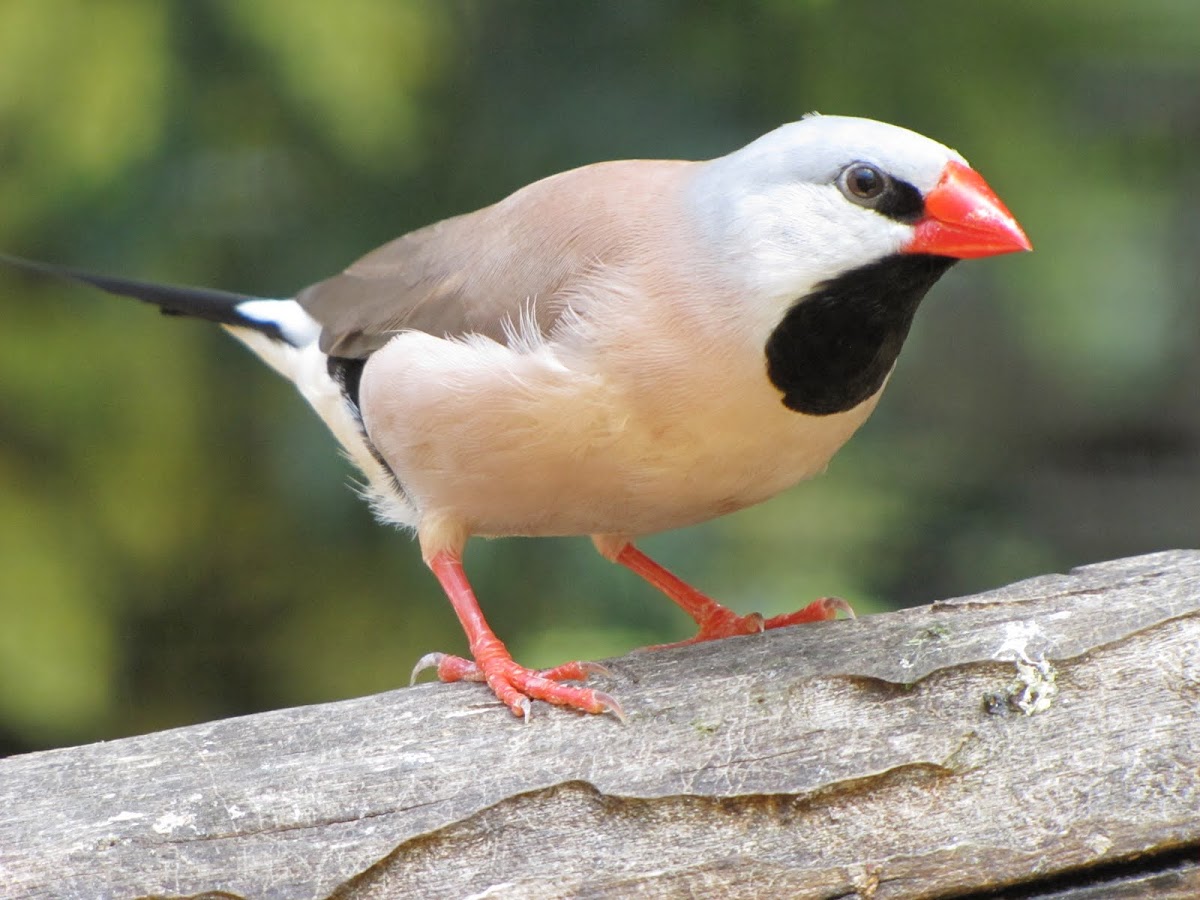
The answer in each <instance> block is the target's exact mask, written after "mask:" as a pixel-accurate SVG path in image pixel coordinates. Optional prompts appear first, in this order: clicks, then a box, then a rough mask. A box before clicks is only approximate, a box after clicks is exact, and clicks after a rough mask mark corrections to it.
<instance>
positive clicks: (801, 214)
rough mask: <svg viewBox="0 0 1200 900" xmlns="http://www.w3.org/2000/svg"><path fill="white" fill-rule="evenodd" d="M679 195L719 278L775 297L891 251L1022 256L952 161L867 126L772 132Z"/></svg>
mask: <svg viewBox="0 0 1200 900" xmlns="http://www.w3.org/2000/svg"><path fill="white" fill-rule="evenodd" d="M690 190H691V195H690V200H691V202H692V204H693V207H694V209H695V210H696V218H697V221H698V222H699V224H700V227H701V229H702V231H703V232H706V233H707V235H708V236H709V237H710V238H711V239H712V242H713V246H714V248H717V256H718V258H719V260H720V264H721V265H722V266H723V268H725V269H726V274H729V275H732V276H734V277H735V278H737V279H739V280H743V282H744V283H745V284H746V285H747V286H748V287H753V288H756V289H757V290H758V291H761V292H762V293H763V294H765V295H767V296H772V297H775V298H780V299H783V298H792V299H794V298H797V297H801V296H804V295H805V294H807V293H808V292H809V291H810V290H811V289H812V288H813V286H815V285H817V284H820V283H821V282H824V281H827V280H829V279H831V278H836V277H838V276H839V275H842V274H844V273H845V272H847V271H849V270H852V269H856V268H859V267H862V266H868V265H871V264H873V263H877V262H879V261H880V260H882V259H885V258H887V257H889V256H893V255H895V254H925V255H931V256H942V257H950V258H955V259H967V258H975V257H982V256H992V255H995V254H999V253H1011V252H1014V251H1018V250H1029V249H1031V245H1030V243H1029V239H1028V238H1027V237H1026V236H1025V233H1024V232H1023V231H1022V230H1021V226H1020V225H1018V224H1017V221H1016V219H1015V218H1013V216H1012V214H1011V213H1010V212H1009V211H1008V210H1007V209H1006V208H1005V207H1004V204H1003V203H1001V202H1000V200H999V198H997V197H996V195H995V194H994V193H993V192H992V190H991V188H989V187H988V185H987V183H986V182H985V181H984V180H983V178H982V177H981V176H980V175H979V174H978V173H977V172H976V171H975V170H974V169H972V168H971V167H970V166H968V165H967V162H966V160H964V159H963V158H962V157H961V156H960V155H959V154H958V153H956V152H955V151H954V150H951V149H950V148H949V147H945V146H943V145H942V144H939V143H937V142H936V141H933V140H930V139H929V138H927V137H924V136H922V135H920V134H917V133H916V132H913V131H909V130H907V129H904V128H898V127H896V126H894V125H887V124H885V123H883V122H876V121H873V120H870V119H859V118H850V117H846V116H820V115H810V116H807V117H805V118H803V119H801V120H800V121H798V122H793V123H791V124H788V125H784V126H782V127H780V128H777V129H776V130H774V131H772V132H770V133H769V134H766V135H764V136H763V137H761V138H759V139H758V140H756V141H754V142H753V143H751V144H748V145H747V146H745V147H743V148H741V149H740V150H737V151H735V152H733V153H731V154H729V155H728V156H723V157H720V158H718V159H715V160H712V161H710V162H708V163H705V164H703V166H702V167H701V169H700V171H699V172H698V173H697V178H696V179H695V180H694V182H693V183H692V186H691V189H690Z"/></svg>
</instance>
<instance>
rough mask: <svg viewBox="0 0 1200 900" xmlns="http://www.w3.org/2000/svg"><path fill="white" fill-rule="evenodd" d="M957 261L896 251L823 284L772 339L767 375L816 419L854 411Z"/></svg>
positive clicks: (792, 404) (791, 403) (789, 401)
mask: <svg viewBox="0 0 1200 900" xmlns="http://www.w3.org/2000/svg"><path fill="white" fill-rule="evenodd" d="M955 262H957V260H955V259H952V258H950V257H947V256H926V255H921V254H902V253H898V254H896V255H894V256H889V257H887V258H885V259H882V260H880V261H879V262H876V263H872V264H870V265H868V266H863V267H861V268H858V269H853V270H851V271H849V272H847V273H845V274H844V275H839V276H838V277H837V278H832V279H830V280H829V281H825V282H822V283H821V284H819V285H817V287H816V288H814V290H813V292H812V293H811V294H808V295H806V296H804V297H801V298H800V299H799V300H797V301H796V302H795V304H793V306H792V308H791V309H789V310H788V311H787V314H786V315H785V316H784V317H783V321H782V322H780V323H779V325H778V327H776V329H775V330H774V331H773V332H771V336H770V338H768V339H767V347H766V352H767V377H768V378H770V379H771V383H772V384H774V385H775V387H777V388H779V390H781V391H782V392H783V405H784V406H786V407H787V408H788V409H793V410H795V411H796V412H800V413H807V414H808V415H810V416H828V415H832V414H833V413H840V412H845V411H846V410H848V409H853V408H854V407H856V406H858V404H860V403H862V402H863V401H864V400H866V399H867V398H868V397H870V396H872V395H873V394H874V393H875V392H876V391H878V390H879V388H880V387H881V386H882V385H883V381H884V379H885V378H887V374H888V372H890V371H891V370H892V366H893V365H894V364H895V362H896V357H897V356H898V355H899V353H900V348H901V347H902V346H903V345H904V339H905V338H906V337H907V336H908V328H909V326H910V325H911V324H912V318H913V314H914V313H915V312H916V311H917V306H918V305H919V304H920V302H921V299H922V298H923V297H924V296H925V294H926V293H927V292H928V291H929V289H930V288H931V287H933V285H934V282H936V281H937V280H938V279H939V278H941V277H942V276H943V275H944V274H946V271H947V270H948V269H949V268H950V267H951V266H952V265H954V263H955Z"/></svg>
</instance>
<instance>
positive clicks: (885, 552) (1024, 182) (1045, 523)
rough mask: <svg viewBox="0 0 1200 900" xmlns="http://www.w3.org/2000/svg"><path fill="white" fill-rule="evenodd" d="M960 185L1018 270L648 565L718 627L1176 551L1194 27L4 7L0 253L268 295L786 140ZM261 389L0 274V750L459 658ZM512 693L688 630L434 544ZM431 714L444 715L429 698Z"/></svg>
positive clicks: (967, 288)
mask: <svg viewBox="0 0 1200 900" xmlns="http://www.w3.org/2000/svg"><path fill="white" fill-rule="evenodd" d="M814 109H815V110H819V111H821V112H826V113H843V114H851V115H863V116H870V117H874V118H880V119H884V120H887V121H891V122H895V123H897V124H901V125H905V126H908V127H911V128H914V129H916V130H918V131H922V132H924V133H926V134H929V135H930V136H932V137H934V138H936V139H938V140H940V141H943V142H944V143H947V144H950V145H951V146H954V147H956V148H957V149H959V150H960V151H962V152H963V153H964V154H965V155H966V156H967V157H968V159H970V160H971V161H972V163H973V164H974V165H975V166H976V167H977V168H978V169H979V170H980V171H981V172H982V173H983V174H984V176H985V177H986V178H987V180H988V181H989V182H990V183H991V184H992V186H993V187H994V188H995V189H996V191H997V192H998V193H999V194H1000V195H1001V196H1002V197H1003V198H1004V200H1005V201H1006V203H1007V204H1008V205H1009V207H1010V208H1011V209H1012V210H1013V211H1014V213H1015V214H1016V215H1017V216H1018V218H1019V219H1020V221H1021V222H1022V224H1023V225H1024V226H1025V228H1026V230H1027V231H1028V233H1029V235H1030V237H1031V238H1032V240H1033V242H1034V244H1035V246H1036V249H1037V252H1036V253H1034V254H1028V255H1023V256H1019V257H1001V258H997V259H991V260H983V261H978V262H972V263H969V264H965V265H962V266H959V267H958V268H957V269H955V270H954V271H953V272H952V273H951V275H950V276H948V277H947V278H946V279H945V280H944V281H943V282H942V283H941V284H940V285H939V286H938V287H937V288H935V290H934V292H933V294H932V295H931V297H930V298H929V299H928V300H927V301H926V304H925V306H924V308H923V310H922V312H921V314H920V315H918V317H917V322H916V325H915V327H914V329H913V333H912V336H911V338H910V340H909V344H908V347H907V348H906V351H905V353H904V354H903V355H902V356H901V359H900V363H899V366H898V368H897V370H896V373H895V375H894V377H893V379H892V381H891V386H890V388H889V391H888V395H887V397H886V398H885V399H884V401H883V403H882V404H881V406H880V409H879V410H878V412H876V414H875V416H874V417H873V419H872V420H871V421H870V422H869V423H868V424H867V426H865V427H864V428H863V430H862V431H861V432H860V434H859V435H858V436H857V437H856V438H855V439H854V440H853V441H852V442H851V443H850V445H849V446H848V447H847V448H846V449H845V450H843V451H842V453H841V454H840V455H839V456H838V457H837V458H836V459H835V460H834V462H833V464H832V465H831V467H830V471H829V472H828V474H827V475H826V476H824V477H823V478H820V479H818V480H816V481H814V482H812V483H810V484H807V485H803V486H801V487H799V488H797V489H796V490H794V491H792V492H790V493H788V494H787V495H785V496H783V497H780V498H777V499H776V500H773V501H772V502H770V503H767V504H764V505H763V506H761V507H758V508H755V509H752V510H748V511H745V512H742V513H739V514H737V515H734V516H730V517H728V518H726V519H723V520H720V521H717V522H713V523H710V524H708V525H704V526H701V527H697V528H692V529H689V530H686V531H683V532H678V533H673V534H668V535H663V536H660V537H656V538H653V539H650V540H647V541H646V542H645V544H644V546H645V547H646V548H647V549H648V550H650V551H651V552H653V553H655V554H656V555H657V556H658V557H659V558H660V559H661V560H662V561H663V562H664V563H666V564H667V565H670V566H672V567H673V568H675V569H677V570H678V571H679V572H680V574H682V575H684V576H685V577H687V578H689V579H690V580H692V581H694V582H695V583H696V584H697V585H698V586H700V587H702V588H704V589H706V590H708V591H710V592H711V593H713V594H714V595H716V596H718V597H719V598H721V599H723V600H724V601H726V602H727V603H729V604H730V605H732V606H734V607H735V608H737V609H739V610H741V611H749V610H751V609H758V610H760V611H762V612H763V613H766V614H773V613H777V612H781V611H785V610H791V609H794V608H796V607H798V606H800V605H803V604H805V603H807V602H808V601H809V600H811V599H812V598H814V597H816V596H819V595H822V594H838V595H841V596H844V597H847V598H849V599H851V600H852V601H853V602H854V604H855V605H856V607H857V608H858V609H859V610H860V611H862V612H871V611H877V610H880V609H884V608H888V607H891V606H895V605H904V604H914V603H924V602H928V601H930V600H932V599H935V598H938V597H943V596H947V595H952V594H959V593H965V592H971V591H977V590H981V589H985V588H988V587H993V586H996V585H999V584H1002V583H1005V582H1008V581H1011V580H1014V579H1017V578H1021V577H1025V576H1029V575H1034V574H1037V573H1041V572H1045V571H1051V570H1061V569H1064V568H1066V567H1069V566H1073V565H1077V564H1080V563H1086V562H1090V561H1096V560H1100V559H1104V558H1110V557H1115V556H1122V555H1129V554H1134V553H1140V552H1143V551H1149V550H1157V549H1164V548H1168V547H1175V546H1196V544H1197V535H1198V532H1200V391H1198V387H1197V381H1198V376H1200V362H1198V355H1197V349H1196V348H1197V338H1198V337H1200V303H1198V295H1200V203H1198V202H1197V201H1198V195H1200V176H1198V175H1197V164H1196V150H1195V148H1196V146H1197V145H1198V142H1200V4H1195V3H1184V2H1165V0H1164V2H1146V0H1138V2H1127V3H1120V2H1100V0H1092V2H1089V3H1086V4H1084V3H1077V4H1051V3H1045V2H1041V0H1010V2H1007V3H1004V4H964V3H962V2H932V0H931V2H906V3H882V2H865V0H858V2H841V3H833V2H816V0H814V2H801V0H775V2H759V3H749V2H745V0H725V2H706V3H695V2H683V0H674V2H673V0H640V2H637V3H619V4H618V3H583V2H574V3H561V2H549V0H547V2H538V3H534V2H520V3H519V2H498V0H497V2H447V0H427V2H386V0H380V2H372V0H340V2H338V3H331V2H329V0H256V2H253V3H247V2H241V0H225V2H204V3H197V2H193V0H172V2H165V0H106V2H105V3H96V2H94V0H36V2H35V0H12V2H7V3H3V4H0V248H3V249H5V250H7V251H10V252H14V253H18V254H23V255H27V256H34V257H39V258H43V259H50V260H54V261H59V262H66V263H71V264H75V265H79V266H84V267H90V268H95V269H99V270H103V271H110V272H115V273H122V274H127V275H136V276H140V277H145V278H156V279H160V280H167V281H175V282H186V283H197V284H205V285H212V286H216V287H222V288H227V289H231V290H238V291H244V292H248V293H260V294H263V295H268V296H271V295H274V296H284V295H289V294H291V293H292V292H294V291H295V290H297V289H299V288H300V287H302V286H304V285H305V284H307V283H309V282H311V281H314V280H317V279H319V278H322V277H325V276H327V275H329V274H331V273H333V272H335V271H337V270H339V269H340V268H342V267H343V266H345V265H346V264H348V263H349V262H350V261H351V260H353V259H354V258H355V257H356V256H358V255H360V254H361V253H363V252H365V251H367V250H369V249H371V248H372V247H374V246H375V245H377V244H379V243H382V242H384V241H385V240H388V239H390V238H392V237H394V236H396V235H398V234H400V233H402V232H404V231H407V230H409V229H412V228H414V227H417V226H420V225H423V224H425V223H427V222H429V221H432V220H435V219H438V218H441V217H444V216H447V215H451V214H454V213H459V212H463V211H466V210H469V209H473V208H476V207H478V206H481V205H484V204H487V203H490V202H492V201H494V200H496V199H499V198H500V197H502V196H503V195H505V194H506V193H508V192H509V191H511V190H513V189H515V188H517V187H519V186H521V185H523V184H525V183H527V182H529V181H531V180H533V179H536V178H538V177H541V176H544V175H547V174H550V173H553V172H555V171H558V170H561V169H564V168H569V167H573V166H577V165H581V164H584V163H588V162H593V161H596V160H603V159H610V158H620V157H660V156H663V157H689V158H700V157H707V156H712V155H718V154H721V153H725V152H727V151H729V150H732V149H733V148H735V147H737V146H739V145H741V144H743V143H745V142H747V141H748V140H750V139H751V138H753V137H755V136H757V135H759V134H760V133H762V132H765V131H767V130H769V129H771V128H773V127H774V126H776V125H778V124H780V123H782V122H784V121H788V120H792V119H795V118H798V117H799V116H800V115H802V114H803V113H805V112H807V111H809V110H814ZM350 477H351V472H350V470H349V467H348V466H347V465H346V464H345V463H344V462H342V461H341V460H340V458H339V456H338V453H337V451H336V449H335V445H334V442H333V440H332V438H331V437H329V436H328V435H327V434H326V433H325V432H324V429H323V426H321V424H320V423H319V422H318V420H317V419H316V418H315V417H314V416H313V415H312V414H311V413H310V412H309V410H308V409H307V408H306V406H305V404H304V403H303V401H302V400H300V398H299V397H298V396H296V395H295V394H294V393H293V391H292V389H291V387H290V386H289V385H287V384H286V383H285V382H284V381H283V380H282V379H280V378H278V377H277V376H275V375H274V374H273V373H272V372H270V371H269V370H267V369H266V368H265V367H263V366H262V365H261V364H259V363H258V362H257V361H255V360H254V359H253V358H252V357H251V356H250V354H248V353H247V352H246V351H245V350H244V349H242V348H241V347H239V346H238V345H237V344H236V343H235V342H233V341H232V340H230V339H229V338H228V337H227V336H225V335H223V334H222V333H221V332H220V331H219V330H217V329H214V328H211V327H207V326H205V325H203V324H201V323H190V322H181V321H178V320H173V319H167V318H164V317H160V316H157V315H154V314H152V313H151V312H149V311H148V310H146V309H145V308H141V307H139V306H138V305H137V304H134V303H132V302H128V301H122V300H117V299H114V298H110V297H107V296H104V295H101V294H98V293H96V292H91V291H88V290H85V289H82V288H76V287H69V286H67V287H64V286H61V285H57V284H47V283H43V282H39V281H37V280H31V279H29V278H28V277H26V276H23V275H20V274H18V273H14V272H11V271H8V270H4V271H0V750H3V751H6V752H14V751H21V750H29V749H34V748H39V747H48V746H55V745H62V744H68V743H75V742H82V741H90V740H96V739H99V738H107V737H115V736H119V735H124V734H130V733H135V732H143V731H149V730H154V729H160V728H165V727H168V726H171V725H177V724H181V723H187V722H195V721H200V720H205V719H211V718H214V717H219V716H227V715H232V714H236V713H244V712H252V711H255V710H261V709H266V708H272V707H279V706H284V705H290V704H302V703H313V702H317V701H321V700H328V699H334V698H341V697H347V696H352V695H357V694H364V693H369V692H373V691H381V690H385V689H389V688H392V687H396V686H398V685H401V684H404V683H406V682H407V678H408V671H409V669H410V667H411V665H412V664H413V662H414V661H415V660H416V659H417V658H418V657H419V656H420V655H421V654H423V653H425V652H426V651H428V650H432V649H444V650H449V651H461V650H462V649H463V645H464V642H463V639H462V637H461V634H460V632H459V630H458V626H457V623H456V622H455V621H454V618H453V615H452V613H451V611H450V609H449V605H448V604H447V603H446V602H445V601H444V600H443V599H442V597H441V595H440V593H439V591H438V588H437V585H436V583H435V582H434V580H433V578H432V577H431V576H430V575H429V574H428V573H427V572H425V571H424V569H423V568H422V566H421V564H420V559H419V554H418V552H417V549H416V547H415V545H414V544H413V542H412V541H411V540H410V539H409V537H407V536H406V535H403V534H400V533H397V532H394V531H390V530H388V529H386V528H383V527H380V526H377V525H375V524H373V523H372V521H371V519H370V515H369V513H368V511H367V509H366V507H365V506H364V505H363V504H362V503H360V502H359V501H358V500H357V499H356V498H355V496H354V494H353V492H352V491H351V490H350V489H349V488H348V487H347V485H348V483H349V480H350ZM467 566H468V570H469V572H470V573H471V575H472V576H473V578H474V579H475V581H476V585H477V588H478V591H479V593H480V596H481V599H482V603H483V606H484V609H485V610H486V612H487V614H488V615H489V618H490V619H491V622H492V624H493V625H494V627H495V628H496V630H497V631H498V632H499V634H500V635H501V637H503V638H505V639H507V640H508V641H509V644H510V647H511V649H512V650H513V651H514V653H515V654H516V655H517V657H518V658H519V659H520V660H521V661H523V662H526V663H529V664H534V665H540V664H551V663H555V662H559V661H563V660H566V659H573V658H579V657H582V658H598V657H603V656H606V655H614V654H620V653H622V652H624V651H626V650H628V649H629V648H632V647H634V646H637V645H640V644H644V643H647V642H655V641H663V640H670V639H678V638H682V637H684V636H686V635H687V634H688V633H689V623H688V622H687V620H686V619H685V618H684V617H683V616H682V615H681V614H679V613H678V612H677V611H676V610H674V609H673V608H672V607H671V605H670V604H669V603H668V602H667V601H666V600H664V599H661V598H659V597H658V596H656V595H654V593H653V592H652V591H651V589H649V588H648V587H646V586H644V585H642V584H641V583H639V582H638V581H637V580H636V579H635V578H633V577H632V576H631V575H629V574H628V573H625V572H623V571H621V570H619V569H618V568H617V567H615V566H612V565H610V564H608V563H606V562H604V561H603V560H602V559H600V558H599V557H598V556H597V555H595V554H594V552H593V551H592V549H591V547H590V544H589V542H588V541H587V540H586V539H570V540H537V541H528V540H506V541H496V542H491V543H488V542H483V541H476V542H473V543H472V545H471V547H470V549H469V552H468V555H467ZM464 690H469V688H464Z"/></svg>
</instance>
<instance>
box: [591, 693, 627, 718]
mask: <svg viewBox="0 0 1200 900" xmlns="http://www.w3.org/2000/svg"><path fill="white" fill-rule="evenodd" d="M593 695H594V696H595V698H596V701H597V702H598V703H599V704H600V705H601V706H603V707H604V711H605V712H610V713H612V714H613V715H614V716H616V717H617V721H618V722H620V723H621V724H622V725H628V724H629V718H628V716H626V715H625V710H623V709H622V708H621V704H620V703H618V702H617V698H616V697H614V696H612V695H611V694H606V693H604V692H603V691H594V692H593Z"/></svg>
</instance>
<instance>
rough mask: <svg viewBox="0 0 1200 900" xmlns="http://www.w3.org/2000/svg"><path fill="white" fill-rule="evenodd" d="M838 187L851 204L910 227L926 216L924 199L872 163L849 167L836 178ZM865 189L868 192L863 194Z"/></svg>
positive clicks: (858, 163) (905, 182) (905, 184)
mask: <svg viewBox="0 0 1200 900" xmlns="http://www.w3.org/2000/svg"><path fill="white" fill-rule="evenodd" d="M837 186H838V188H839V189H840V190H841V192H842V194H843V195H845V197H846V199H847V200H849V201H850V202H851V203H856V204H858V205H859V206H864V207H866V208H867V209H873V210H875V212H877V213H879V214H880V215H882V216H887V217H888V218H889V219H895V220H896V221H897V222H904V223H905V224H910V223H912V222H915V221H917V219H919V218H921V216H922V215H923V214H924V212H925V198H924V197H922V196H921V192H920V191H918V190H917V189H916V188H915V187H913V186H912V185H911V184H910V183H909V182H907V181H903V180H901V179H899V178H896V177H894V176H892V175H889V174H888V173H887V172H886V171H884V170H882V169H880V168H878V167H877V166H875V165H873V164H871V163H865V162H856V163H851V164H850V165H848V166H846V167H845V168H844V169H842V171H841V173H839V175H838V177H837ZM863 188H868V190H863Z"/></svg>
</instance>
